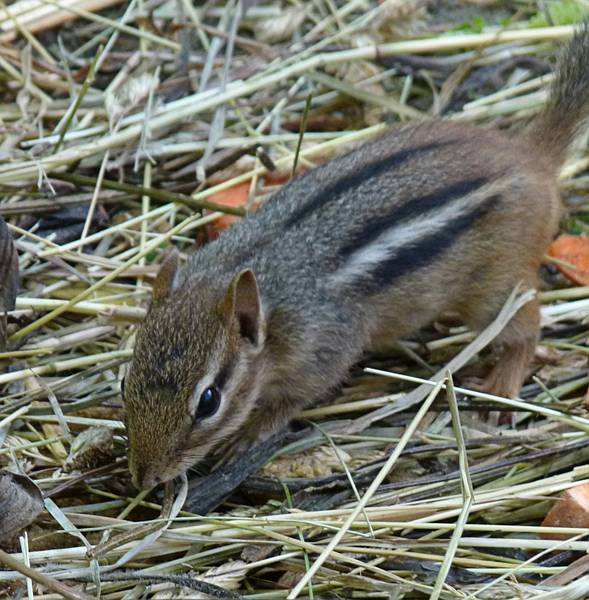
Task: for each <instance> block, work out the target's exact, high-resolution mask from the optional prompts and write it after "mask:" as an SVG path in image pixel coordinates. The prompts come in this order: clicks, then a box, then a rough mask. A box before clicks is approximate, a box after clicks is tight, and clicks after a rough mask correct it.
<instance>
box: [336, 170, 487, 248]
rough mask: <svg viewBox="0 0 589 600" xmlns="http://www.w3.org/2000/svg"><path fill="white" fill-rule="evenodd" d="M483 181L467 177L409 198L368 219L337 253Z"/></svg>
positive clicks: (359, 245) (361, 244)
mask: <svg viewBox="0 0 589 600" xmlns="http://www.w3.org/2000/svg"><path fill="white" fill-rule="evenodd" d="M485 183H487V180H486V179H483V178H477V179H467V180H465V181H459V182H458V183H453V184H452V185H449V186H447V187H445V188H442V189H440V190H437V191H435V192H433V193H431V194H426V195H424V196H419V197H417V198H411V199H409V200H407V201H406V202H405V203H404V204H402V205H401V206H399V207H397V208H396V209H395V210H393V212H391V213H389V214H388V215H385V216H384V217H382V218H379V219H373V220H371V221H369V222H368V223H367V224H366V225H365V226H364V227H363V229H362V230H361V231H359V232H358V233H357V234H356V235H355V236H354V237H353V238H352V240H351V241H350V242H348V243H347V244H345V245H344V246H342V248H341V250H340V253H339V254H340V256H342V257H347V256H349V255H350V254H353V253H354V252H357V251H358V250H361V249H362V248H364V246H367V245H369V244H370V243H371V242H374V241H375V240H376V238H377V237H378V236H379V235H380V234H382V233H384V232H385V231H386V230H387V229H390V228H391V227H394V226H395V225H397V224H399V223H402V222H403V221H407V220H410V219H415V218H416V217H419V216H420V215H424V214H426V213H428V212H431V211H433V210H436V209H439V208H441V207H442V206H444V205H446V204H448V203H450V202H452V201H454V200H456V199H458V198H462V197H463V196H466V195H467V194H470V193H471V192H474V191H476V190H477V189H479V188H480V187H481V186H482V185H484V184H485Z"/></svg>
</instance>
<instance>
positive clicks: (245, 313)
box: [219, 269, 264, 345]
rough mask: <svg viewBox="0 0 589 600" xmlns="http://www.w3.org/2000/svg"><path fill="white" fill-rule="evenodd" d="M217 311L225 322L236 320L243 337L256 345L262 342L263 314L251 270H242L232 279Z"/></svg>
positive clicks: (258, 292) (254, 277)
mask: <svg viewBox="0 0 589 600" xmlns="http://www.w3.org/2000/svg"><path fill="white" fill-rule="evenodd" d="M219 309H220V313H221V316H222V317H223V318H224V319H225V321H226V322H231V321H232V320H233V319H237V323H238V325H239V331H240V333H241V335H242V336H243V337H245V338H247V339H248V340H249V341H250V342H252V343H253V344H256V345H259V344H260V343H261V342H262V341H263V336H264V314H263V311H262V303H261V301H260V291H259V289H258V284H257V282H256V276H255V275H254V272H253V271H252V270H251V269H244V270H243V271H240V272H239V273H238V274H237V275H236V276H235V277H234V278H233V281H232V282H231V283H230V284H229V289H228V290H227V293H226V294H225V297H224V298H223V300H222V301H221V304H220V306H219Z"/></svg>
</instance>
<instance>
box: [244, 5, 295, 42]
mask: <svg viewBox="0 0 589 600" xmlns="http://www.w3.org/2000/svg"><path fill="white" fill-rule="evenodd" d="M305 17H306V11H305V8H304V7H301V6H293V7H290V8H286V9H285V10H283V11H282V14H281V15H280V16H278V17H272V18H269V19H261V20H258V21H256V23H255V24H254V35H255V37H256V39H257V40H258V41H260V42H264V43H265V44H276V43H278V42H284V41H285V40H288V39H290V38H291V37H292V34H293V33H295V31H297V29H299V27H301V25H302V24H303V22H304V20H305Z"/></svg>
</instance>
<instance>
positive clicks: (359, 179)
mask: <svg viewBox="0 0 589 600" xmlns="http://www.w3.org/2000/svg"><path fill="white" fill-rule="evenodd" d="M453 143H454V140H447V141H444V142H432V143H431V144H424V145H423V146H417V147H416V148H406V149H404V150H399V151H398V152H394V153H393V154H389V155H388V156H385V157H384V158H381V159H380V160H376V161H374V162H371V163H369V164H367V165H365V166H363V167H362V168H361V169H358V170H357V171H356V172H354V173H349V174H347V175H344V176H343V177H341V178H340V179H338V180H337V181H335V182H334V183H331V184H329V185H327V186H325V187H323V188H320V189H319V190H317V191H316V192H315V194H314V195H313V196H312V197H311V198H309V200H308V201H307V202H306V203H305V204H304V205H303V206H301V207H299V208H298V209H297V210H295V211H294V212H293V214H292V215H290V216H289V217H288V219H287V221H286V225H287V226H292V225H295V224H296V223H298V222H299V221H301V220H303V219H304V218H305V217H306V216H308V215H309V214H311V213H313V212H314V211H315V210H317V209H318V208H319V207H320V206H321V205H323V204H325V203H326V202H329V201H331V200H333V199H334V198H337V197H338V196H341V195H342V194H344V193H345V192H348V191H350V190H353V189H355V188H357V187H359V186H360V185H362V184H363V183H364V182H365V181H368V180H370V179H373V178H375V177H379V176H380V175H382V174H383V173H384V172H385V171H389V170H390V169H394V168H396V167H399V166H400V165H402V164H403V163H405V162H407V161H408V160H411V159H412V158H414V157H415V156H417V155H419V154H421V153H423V152H428V151H430V150H437V149H438V148H443V147H445V146H449V145H450V144H453ZM356 152H357V151H356ZM326 167H327V168H331V169H334V168H336V167H335V164H334V163H329V164H328V165H326Z"/></svg>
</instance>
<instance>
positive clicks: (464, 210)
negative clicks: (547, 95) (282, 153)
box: [125, 26, 589, 487]
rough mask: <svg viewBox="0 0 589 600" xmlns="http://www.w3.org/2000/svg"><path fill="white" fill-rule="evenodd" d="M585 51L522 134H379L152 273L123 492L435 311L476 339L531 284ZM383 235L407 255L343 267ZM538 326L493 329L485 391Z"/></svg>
mask: <svg viewBox="0 0 589 600" xmlns="http://www.w3.org/2000/svg"><path fill="white" fill-rule="evenodd" d="M588 56H589V31H588V29H587V27H586V26H585V27H584V28H583V29H582V30H581V32H580V33H579V34H578V35H577V36H576V37H575V38H574V40H573V41H572V43H571V44H570V45H569V48H568V50H567V51H566V53H565V60H566V61H569V63H570V64H569V63H567V65H568V66H566V67H564V68H563V67H562V66H561V71H560V75H559V76H558V77H557V79H556V84H555V88H554V89H553V92H552V96H551V100H550V101H549V103H548V105H547V108H546V110H545V111H544V112H543V113H542V114H541V115H540V116H539V117H538V119H537V120H536V121H535V123H534V124H533V125H532V128H531V129H530V130H529V132H528V134H525V135H520V136H519V137H517V138H516V137H514V136H511V135H508V134H505V133H502V132H499V131H495V130H491V129H480V128H477V127H473V126H470V125H464V124H458V123H453V122H445V121H432V122H429V123H422V124H416V125H415V124H411V125H406V126H402V127H398V128H394V129H392V130H391V131H389V132H388V133H387V134H385V135H384V136H383V137H381V138H379V139H378V140H374V141H372V142H369V143H367V144H365V145H364V146H362V147H360V148H358V149H357V150H355V151H353V152H351V153H349V154H347V155H345V156H342V157H340V158H338V159H336V160H334V161H332V162H331V163H328V164H326V165H324V166H322V167H319V168H318V169H315V170H313V171H310V172H309V173H307V174H305V175H304V176H303V177H301V178H298V179H295V180H293V181H292V182H291V183H289V184H288V185H286V186H284V188H282V189H281V190H280V191H279V192H278V193H277V194H275V195H274V196H273V198H272V199H270V200H269V201H268V202H267V203H266V205H265V206H264V207H263V208H262V209H260V210H259V211H258V212H257V213H256V214H255V215H254V216H253V217H251V218H249V219H247V220H245V221H243V222H242V223H240V224H238V225H237V226H235V227H233V228H232V229H231V230H230V231H229V232H227V233H226V234H224V235H223V236H221V238H220V239H219V240H217V241H216V242H214V243H211V244H209V245H207V246H206V247H204V248H203V249H201V250H200V251H198V252H197V253H195V254H194V255H193V256H191V257H190V259H189V262H188V263H187V265H186V266H185V267H184V268H183V269H181V270H180V271H176V272H172V270H171V269H170V264H172V263H171V262H167V264H166V267H165V268H163V269H162V274H161V275H160V277H158V280H157V281H156V283H155V285H154V289H155V290H156V294H155V296H154V301H153V304H152V306H151V308H150V310H149V313H148V316H147V318H146V320H145V322H144V324H143V326H142V327H141V329H140V331H139V333H138V336H137V342H136V347H135V353H134V358H133V362H132V365H131V368H130V371H129V374H128V377H127V384H126V390H125V406H126V414H127V417H126V418H127V430H128V435H129V452H130V455H129V460H130V469H131V472H132V474H133V478H134V481H135V483H136V484H137V485H139V486H142V487H150V486H152V485H155V484H156V483H158V482H159V481H165V480H168V479H170V478H172V477H174V476H175V475H177V474H179V473H181V472H182V471H184V470H185V469H186V468H188V467H189V466H190V465H192V464H195V463H197V462H198V461H199V460H201V459H202V458H203V457H204V456H206V455H207V454H208V453H209V452H210V451H211V450H213V449H214V448H215V447H217V446H218V445H219V444H220V443H221V442H222V441H224V440H231V441H232V442H234V443H235V445H237V446H241V447H247V446H248V445H250V444H251V443H254V442H255V441H257V440H260V439H261V438H263V437H264V436H266V435H269V434H271V433H272V432H273V431H275V430H276V429H278V428H281V427H284V426H285V424H286V423H287V422H288V420H289V419H290V418H292V417H293V416H294V415H296V413H297V412H298V411H299V410H301V409H302V408H304V407H305V406H308V405H309V404H310V403H312V402H314V401H316V400H317V399H319V398H321V397H324V396H325V395H326V394H329V392H330V391H331V390H333V389H334V388H336V387H337V386H338V385H340V384H341V382H342V380H344V379H345V377H346V375H347V373H348V370H349V368H350V367H351V366H352V365H353V364H354V362H355V361H357V360H358V358H359V357H360V356H361V354H362V352H363V351H365V350H367V349H368V350H369V349H371V348H374V347H375V346H378V345H379V344H380V343H381V342H382V340H384V339H387V340H390V339H391V338H398V337H402V336H405V335H407V334H409V333H411V332H413V331H415V330H416V329H418V328H419V327H422V326H424V325H426V324H427V323H429V322H431V321H432V320H433V319H435V318H436V317H437V316H439V315H440V313H442V312H446V311H455V312H458V313H459V314H460V316H461V317H462V318H463V319H464V321H465V322H466V323H467V324H468V325H470V326H471V327H473V328H475V329H480V328H482V327H484V326H486V325H487V324H488V323H489V322H490V321H491V320H492V319H493V318H494V317H495V316H496V314H497V312H498V311H499V309H500V307H501V306H502V304H503V303H504V301H505V299H506V298H507V296H508V295H509V294H510V292H511V291H512V290H513V288H514V286H515V285H516V284H518V283H520V282H523V283H524V285H526V286H528V287H536V284H537V272H538V267H539V265H540V262H541V260H542V256H543V253H544V251H545V250H546V247H547V246H548V244H549V243H550V241H551V239H552V237H553V236H554V235H555V233H556V231H557V226H558V221H559V216H560V202H559V195H558V189H557V173H558V170H559V166H560V163H561V161H562V158H563V156H564V149H565V148H566V146H567V144H568V142H569V141H570V139H571V138H572V136H573V135H574V133H575V132H576V130H577V128H578V126H579V123H580V122H581V121H582V120H583V119H584V118H585V117H586V116H587V113H588V112H589V110H588V109H589V73H588V72H587V69H586V68H585V67H584V65H586V64H587V63H586V61H585V63H584V62H583V61H584V59H586V58H587V57H588ZM570 65H573V66H572V67H571V66H570ZM569 93H574V94H576V96H575V97H574V98H570V97H569ZM563 103H564V105H565V106H566V110H567V111H568V113H569V114H567V115H563V114H562V110H563ZM540 139H541V140H544V143H539V140H540ZM552 141H554V143H552ZM458 205H459V206H460V207H461V209H460V211H458V210H457V209H456V210H454V207H455V206H458ZM444 211H446V212H444ZM453 211H454V212H453ZM438 215H439V216H438ZM444 215H449V216H448V217H445V216H444ZM405 222H407V223H408V225H407V229H403V228H400V229H399V228H398V227H397V228H396V227H395V225H398V224H399V223H405ZM421 223H423V228H424V229H423V231H421V230H419V227H420V226H421V225H420V224H421ZM426 226H427V227H429V228H430V229H427V227H426ZM411 227H412V228H414V229H413V230H412V229H410V228H411ZM436 228H437V229H436ZM434 230H435V231H434ZM412 231H415V233H412ZM432 231H433V232H434V233H435V235H434V234H432ZM391 232H393V233H392V234H391ZM389 234H391V235H393V234H394V235H396V236H397V237H396V238H391V239H393V240H395V239H405V238H406V239H407V245H406V246H405V247H403V246H402V245H401V244H400V243H399V247H398V248H397V247H395V248H396V250H395V252H396V254H394V256H393V254H390V255H389V254H386V253H385V254H382V253H381V254H382V256H381V258H382V260H380V259H379V260H375V261H374V262H372V263H371V262H370V261H368V263H367V265H366V268H365V269H364V270H363V269H361V268H359V267H358V268H357V271H354V270H353V269H352V267H351V265H352V266H353V265H354V264H355V263H354V261H358V260H359V258H358V257H362V256H364V254H362V252H364V251H367V252H368V251H369V252H368V253H367V254H366V256H368V258H370V257H371V256H372V255H374V256H376V257H378V256H380V255H379V254H378V250H379V247H378V245H377V244H375V240H377V239H378V240H380V239H381V238H379V235H385V236H386V235H389ZM383 239H384V238H383ZM387 239H388V238H387ZM384 243H385V242H383V244H384ZM387 243H389V242H387ZM390 244H392V242H390ZM391 247H392V246H391ZM385 248H386V251H387V252H388V251H389V249H390V248H389V246H386V244H385ZM371 252H372V253H373V254H371ZM391 252H392V251H391ZM362 264H363V263H362ZM538 321H539V318H538V305H537V303H536V302H532V303H530V304H528V305H527V306H526V307H525V308H523V309H522V310H521V311H520V312H519V313H518V314H517V315H516V317H515V318H514V319H513V320H512V322H511V323H510V324H509V325H508V326H507V327H506V328H505V330H504V331H503V333H502V334H501V336H500V339H499V340H498V341H497V343H496V346H497V347H498V348H499V349H500V351H501V354H500V358H499V361H498V363H497V365H496V367H495V368H494V370H493V371H492V373H491V374H490V375H489V378H488V380H487V387H488V388H489V389H491V390H492V391H493V392H495V393H497V394H500V395H505V396H509V395H515V394H517V393H518V391H519V388H520V386H521V384H522V382H523V379H524V377H525V374H526V369H527V367H528V365H529V362H530V359H531V357H532V354H533V352H534V348H535V344H536V341H537V338H538V332H539V324H538ZM223 373H224V374H225V375H226V377H225V376H223V375H222V374H223ZM224 377H225V379H224V380H223V383H222V397H223V400H222V403H221V406H220V408H219V410H218V412H217V413H216V414H215V415H213V416H211V417H210V418H207V419H202V420H197V421H195V419H194V413H195V408H196V406H198V402H199V400H198V397H197V396H199V394H200V393H201V392H202V388H203V386H206V385H211V382H214V381H216V380H218V379H219V378H221V379H223V378H224ZM220 385H221V384H220ZM195 390H196V392H198V393H196V394H195Z"/></svg>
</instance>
